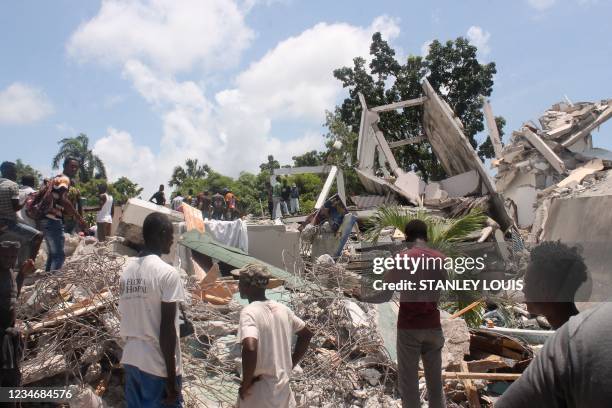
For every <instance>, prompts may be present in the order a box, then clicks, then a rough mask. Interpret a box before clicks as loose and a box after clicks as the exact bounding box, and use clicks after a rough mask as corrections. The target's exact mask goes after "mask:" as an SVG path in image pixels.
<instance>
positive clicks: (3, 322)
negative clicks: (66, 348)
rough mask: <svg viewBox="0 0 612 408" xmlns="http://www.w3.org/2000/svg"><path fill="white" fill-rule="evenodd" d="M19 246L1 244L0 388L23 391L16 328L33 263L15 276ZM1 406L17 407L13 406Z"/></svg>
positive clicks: (29, 260) (18, 338)
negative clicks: (18, 301) (25, 285)
mask: <svg viewBox="0 0 612 408" xmlns="http://www.w3.org/2000/svg"><path fill="white" fill-rule="evenodd" d="M20 246H21V245H20V244H19V242H17V241H1V242H0V344H2V347H1V352H0V387H13V388H14V387H20V386H21V370H20V367H19V365H20V362H21V357H22V353H23V341H22V339H21V334H20V333H19V331H18V330H17V329H16V328H15V319H16V315H17V313H16V312H17V311H16V306H17V299H18V298H19V294H20V293H21V287H22V286H23V281H24V279H25V277H26V276H27V275H29V274H30V273H32V272H33V271H34V261H32V260H31V259H28V260H27V261H26V262H25V263H24V264H23V265H22V266H21V268H20V269H19V272H18V273H17V274H16V275H15V273H14V272H13V269H14V267H15V265H16V262H17V256H18V253H19V248H20ZM2 406H9V407H14V406H15V405H14V404H6V405H2Z"/></svg>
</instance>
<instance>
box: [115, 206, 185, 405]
mask: <svg viewBox="0 0 612 408" xmlns="http://www.w3.org/2000/svg"><path fill="white" fill-rule="evenodd" d="M142 234H143V238H144V242H145V249H144V251H142V252H141V253H140V254H139V256H138V257H134V258H130V259H129V260H128V262H127V263H126V265H125V266H124V268H123V271H122V273H121V280H120V282H119V291H120V294H119V313H120V316H121V325H120V334H121V337H122V338H123V339H124V341H125V346H124V347H123V356H122V358H121V363H122V364H123V368H124V371H125V399H126V402H127V406H128V408H139V407H161V406H169V407H181V406H182V401H183V398H182V396H181V384H182V381H181V378H182V377H181V375H182V362H181V347H180V342H179V333H180V329H179V314H178V312H177V311H178V307H179V303H180V302H183V301H185V291H184V288H183V283H182V281H181V277H180V275H179V273H178V271H177V270H176V269H175V268H173V267H172V266H170V265H168V264H167V263H165V262H164V261H163V260H162V259H161V256H162V254H168V253H170V247H171V246H172V243H173V229H172V223H171V222H170V220H169V219H168V217H167V216H166V215H164V214H160V213H152V214H149V215H148V216H147V217H146V218H145V220H144V223H143V226H142ZM164 404H165V405H164Z"/></svg>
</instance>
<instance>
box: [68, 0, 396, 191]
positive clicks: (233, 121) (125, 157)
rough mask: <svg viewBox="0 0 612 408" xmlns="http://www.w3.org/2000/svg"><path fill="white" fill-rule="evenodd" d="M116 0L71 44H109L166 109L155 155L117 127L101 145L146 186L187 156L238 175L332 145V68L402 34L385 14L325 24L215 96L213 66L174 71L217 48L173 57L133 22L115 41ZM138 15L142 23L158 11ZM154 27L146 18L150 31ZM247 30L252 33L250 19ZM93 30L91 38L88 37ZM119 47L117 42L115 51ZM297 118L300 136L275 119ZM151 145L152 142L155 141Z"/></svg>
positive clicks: (283, 45) (336, 88)
mask: <svg viewBox="0 0 612 408" xmlns="http://www.w3.org/2000/svg"><path fill="white" fill-rule="evenodd" d="M225 3H229V1H226V2H224V4H225ZM134 4H136V5H134ZM159 4H161V1H159V0H158V1H154V2H152V3H151V5H150V6H149V8H151V9H152V10H156V11H157V10H158V7H154V6H158V5H159ZM166 6H167V8H169V9H172V13H178V14H182V12H179V11H177V10H176V9H177V8H180V7H186V8H187V9H188V8H189V7H187V6H185V3H184V2H175V3H172V5H166ZM251 6H252V5H251V3H248V2H247V3H243V4H242V5H240V6H237V5H233V6H227V7H229V9H232V10H234V9H236V10H244V9H245V8H248V7H251ZM117 7H119V4H118V3H117V2H115V1H111V2H108V1H107V2H105V3H103V6H102V8H101V10H100V14H99V15H98V16H96V17H94V18H93V19H92V20H91V21H90V22H87V23H85V24H84V25H82V26H81V27H80V28H79V30H78V31H77V32H76V33H75V34H74V35H73V37H72V39H71V41H70V44H69V47H68V48H69V50H73V52H72V55H75V56H76V57H79V58H82V57H84V56H85V57H91V56H94V57H95V60H96V61H98V62H105V60H104V58H102V54H100V55H98V54H95V53H94V54H91V51H92V50H93V51H96V52H100V53H102V51H101V50H104V53H103V54H104V56H105V57H106V58H108V59H109V60H110V61H112V62H116V63H122V76H123V77H124V78H125V79H126V80H128V81H130V82H131V84H132V86H133V87H134V89H135V90H136V91H137V92H138V93H139V94H140V95H141V96H142V97H143V98H144V99H145V100H146V101H147V102H148V103H149V104H150V105H151V107H152V108H153V109H154V110H155V111H156V112H158V113H159V115H160V117H161V120H162V129H161V131H160V134H161V138H160V139H159V141H158V143H159V149H158V150H157V151H156V152H155V153H153V151H152V150H151V149H150V148H149V147H146V146H139V145H137V144H135V143H134V141H133V139H132V138H131V136H130V135H129V134H128V133H127V132H125V131H118V130H115V129H112V128H110V129H109V132H108V135H107V136H105V137H103V138H102V139H100V140H99V141H98V142H97V143H96V144H95V150H96V152H97V153H98V154H99V155H100V157H101V158H102V159H103V160H104V161H105V163H107V166H108V168H109V173H110V175H111V177H117V176H119V175H126V176H128V177H130V178H133V179H134V180H135V181H137V182H138V183H139V184H141V185H142V186H143V187H144V188H145V192H146V193H148V192H149V191H150V189H154V188H156V186H157V185H158V184H159V183H160V182H167V180H168V179H169V178H170V174H171V171H172V168H173V167H174V166H176V165H178V164H182V163H184V161H185V159H187V158H197V159H198V160H199V161H200V162H202V163H207V164H208V165H210V166H211V167H212V168H214V169H215V170H217V171H220V172H222V173H224V174H228V175H231V176H237V175H238V173H239V172H240V171H242V170H246V171H257V170H258V165H259V164H260V163H262V162H264V161H265V160H266V157H267V155H268V154H272V155H274V157H275V158H276V159H278V160H279V161H280V162H281V163H291V157H292V156H295V155H297V154H302V153H304V152H306V151H309V150H313V149H317V150H320V149H322V148H324V138H323V137H322V135H321V133H322V131H323V129H322V128H321V125H322V123H323V121H324V112H325V110H326V109H332V108H333V107H334V105H335V104H336V103H337V102H338V101H339V98H340V96H341V95H342V94H343V93H344V92H345V91H344V90H343V89H342V87H341V84H340V83H339V81H337V80H336V79H335V78H334V77H333V74H332V72H333V70H334V69H336V68H339V67H341V66H344V65H349V66H351V65H352V60H353V58H354V57H355V56H358V55H361V56H363V57H366V58H367V57H368V54H369V45H370V42H371V36H372V34H373V33H374V32H376V31H380V32H381V33H382V34H383V37H384V38H385V39H393V38H396V37H397V35H398V34H399V25H398V21H397V20H396V19H393V18H389V17H386V16H381V17H377V18H376V19H374V20H373V21H372V23H371V24H370V25H369V26H368V27H358V26H353V25H349V24H344V23H334V24H327V23H319V24H317V25H315V26H313V27H311V28H309V29H307V30H305V31H303V32H302V33H300V34H298V35H295V36H292V37H289V38H287V39H285V40H283V41H281V42H279V43H278V44H277V45H276V46H275V47H273V48H272V49H270V50H269V51H268V52H267V53H266V54H265V55H264V56H263V57H261V58H260V59H259V60H257V61H254V62H253V63H251V64H250V66H248V68H246V69H245V70H244V71H242V72H241V73H239V74H238V75H237V76H236V77H235V79H234V80H233V81H232V82H231V84H232V85H231V86H230V87H228V88H227V89H224V90H221V91H219V92H217V93H216V94H215V95H214V98H210V97H209V96H208V95H207V94H206V92H205V91H206V90H205V89H204V87H203V85H202V84H203V83H207V79H209V78H207V77H206V71H200V72H201V73H202V74H203V76H202V75H192V77H189V79H184V80H179V79H177V76H176V74H177V73H178V72H179V71H184V70H188V68H189V67H190V66H191V64H199V65H201V61H200V60H209V56H210V59H211V60H214V59H215V57H216V53H217V51H218V50H216V49H215V48H214V47H213V48H208V49H205V50H202V52H199V53H192V54H191V55H190V56H189V58H187V57H186V56H184V55H182V58H179V60H180V61H182V62H181V63H178V62H176V63H175V64H172V63H166V58H167V57H166V56H164V55H163V53H162V51H156V50H154V47H152V46H151V45H150V43H149V41H148V40H147V39H146V38H140V37H138V38H135V37H133V34H134V33H132V31H133V30H131V28H130V30H128V34H127V37H128V39H127V40H126V43H127V45H121V44H119V45H116V44H113V47H111V46H110V43H108V41H110V40H109V39H118V38H122V34H121V33H116V32H115V31H116V30H119V31H121V30H123V29H125V28H126V27H127V23H125V22H123V23H119V22H110V21H109V24H110V27H106V26H103V25H101V22H103V21H107V20H108V18H110V17H109V16H110V15H118V14H117V11H116V10H114V9H115V8H117ZM123 7H124V8H125V7H127V8H128V9H129V12H128V16H130V15H132V14H135V11H134V10H132V9H136V10H138V13H136V14H137V15H138V16H140V15H141V14H142V15H145V14H146V13H144V12H143V11H142V10H141V8H142V7H144V6H143V4H142V3H141V2H137V3H129V6H123ZM109 10H110V11H109ZM149 12H152V11H151V10H149ZM130 18H131V19H132V20H135V21H137V22H138V21H140V20H149V19H150V18H149V17H147V18H145V17H142V16H140V17H139V18H134V17H133V16H132V17H130ZM215 18H221V17H220V16H216V17H215ZM155 20H156V21H157V20H160V21H163V22H164V23H163V24H162V23H160V24H162V25H164V27H165V26H166V25H168V24H170V25H172V24H171V23H169V22H166V20H167V19H166V18H162V17H161V16H156V18H155ZM203 26H205V24H203ZM92 27H93V28H92ZM94 28H95V30H94ZM201 29H202V30H205V31H203V32H201V33H200V35H202V36H207V37H214V36H216V35H217V33H216V32H215V25H212V26H211V27H204V28H201ZM234 29H236V27H234ZM96 30H102V31H103V32H104V33H103V34H104V35H102V34H97V31H96ZM150 30H151V29H150V27H149V28H148V27H147V26H146V24H145V27H144V33H147V32H149V31H150ZM160 30H161V29H160ZM164 30H165V28H164ZM239 30H241V31H248V32H250V30H249V29H248V28H247V27H241V28H239ZM157 35H159V34H157ZM172 35H174V34H172ZM222 36H223V35H222ZM142 37H145V35H144V34H143V35H142ZM175 37H177V38H178V37H179V35H175ZM226 37H227V36H226ZM85 38H90V39H91V40H92V41H93V43H86V41H85ZM238 38H240V37H238ZM219 41H220V43H219V44H224V45H227V44H230V43H231V40H230V39H228V38H222V39H221V40H219ZM119 42H121V41H119ZM115 46H117V47H118V48H119V49H118V50H117V51H115V50H114V47H115ZM165 46H166V42H164V41H161V48H165ZM229 47H230V48H232V47H234V46H233V45H229ZM149 48H151V49H149ZM85 51H87V52H85ZM230 51H231V50H230ZM88 52H89V54H88ZM182 77H184V76H182ZM296 118H298V119H300V120H301V121H303V123H304V126H303V127H304V129H303V130H301V131H299V132H297V133H296V134H290V135H287V134H283V135H279V134H278V133H277V132H278V131H275V130H274V126H273V124H274V123H275V122H276V121H278V120H293V119H296ZM281 136H282V137H281ZM153 140H155V139H153ZM156 142H157V141H156ZM147 144H148V145H149V146H151V147H154V146H153V145H151V144H150V142H148V143H147ZM124 146H125V147H124Z"/></svg>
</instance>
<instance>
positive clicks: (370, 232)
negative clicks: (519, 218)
mask: <svg viewBox="0 0 612 408" xmlns="http://www.w3.org/2000/svg"><path fill="white" fill-rule="evenodd" d="M414 219H418V220H421V221H424V222H425V223H426V224H427V238H428V245H429V246H431V247H432V248H435V249H438V250H440V251H441V252H442V253H444V254H445V255H446V256H448V257H451V258H455V257H459V256H464V254H462V253H461V252H460V251H459V250H458V249H457V246H456V244H457V243H458V242H461V241H464V240H465V239H466V238H467V237H468V236H469V235H471V234H473V233H474V232H476V231H480V230H482V228H483V227H484V225H485V221H486V219H487V216H486V215H485V214H483V213H482V211H480V210H472V211H471V212H470V213H469V214H467V215H464V216H462V217H457V218H442V217H438V216H434V215H432V214H429V213H427V212H426V211H425V210H424V209H423V208H422V207H419V208H418V209H416V210H411V209H407V208H402V207H380V208H379V209H378V210H377V211H376V213H375V214H374V215H373V216H372V217H371V218H370V219H369V220H368V229H367V230H366V240H368V241H372V242H376V241H378V238H379V237H380V234H381V232H382V230H383V229H385V228H387V227H395V228H398V229H399V230H400V231H402V232H403V231H404V227H405V226H406V224H407V223H408V222H409V221H411V220H414ZM448 273H449V279H453V280H458V279H471V278H472V277H470V276H469V275H468V274H467V273H465V274H458V273H455V272H454V271H448ZM450 297H451V298H454V299H456V301H455V302H452V303H451V304H448V305H447V306H450V307H449V308H450V309H454V310H452V311H456V310H461V309H463V308H464V307H466V306H467V305H469V304H471V303H472V302H474V301H477V300H480V299H481V298H482V295H481V294H480V293H479V292H478V291H457V292H453V293H450ZM449 300H450V299H449ZM483 313H484V305H483V304H482V303H480V305H479V306H477V307H475V308H474V309H472V310H470V311H469V312H466V313H465V314H464V315H463V319H464V320H465V321H466V323H467V324H468V325H469V326H471V327H478V326H479V325H480V322H481V321H482V314H483Z"/></svg>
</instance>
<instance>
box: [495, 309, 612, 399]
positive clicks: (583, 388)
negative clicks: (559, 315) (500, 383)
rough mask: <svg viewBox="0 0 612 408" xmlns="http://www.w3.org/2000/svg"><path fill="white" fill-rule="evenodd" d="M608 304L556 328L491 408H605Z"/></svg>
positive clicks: (610, 384)
mask: <svg viewBox="0 0 612 408" xmlns="http://www.w3.org/2000/svg"><path fill="white" fill-rule="evenodd" d="M611 314H612V303H609V302H605V303H602V304H601V305H599V306H595V307H593V308H592V309H589V310H586V311H584V312H582V313H580V314H578V315H576V316H573V317H571V318H570V320H569V321H568V322H567V323H565V324H564V325H563V326H561V327H560V328H559V329H557V331H556V333H555V334H554V335H553V336H552V337H551V338H550V339H548V340H547V341H546V344H544V348H542V350H541V351H540V353H539V354H538V355H537V356H536V357H535V358H534V359H533V361H532V362H531V363H530V364H529V366H528V367H527V369H526V370H525V371H524V372H523V374H522V375H521V377H520V378H519V379H518V380H516V381H515V382H514V383H512V385H511V386H510V388H508V389H507V390H506V391H505V392H504V394H503V395H502V396H501V397H500V398H499V400H497V402H496V403H495V407H496V408H518V407H521V408H522V407H555V408H562V407H563V408H565V407H584V408H587V407H588V408H604V407H609V406H610V401H612V354H610V349H612V320H610V315H611Z"/></svg>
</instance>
